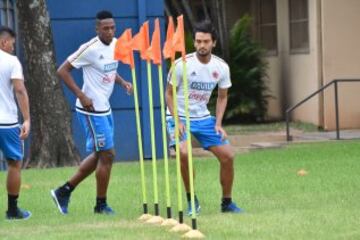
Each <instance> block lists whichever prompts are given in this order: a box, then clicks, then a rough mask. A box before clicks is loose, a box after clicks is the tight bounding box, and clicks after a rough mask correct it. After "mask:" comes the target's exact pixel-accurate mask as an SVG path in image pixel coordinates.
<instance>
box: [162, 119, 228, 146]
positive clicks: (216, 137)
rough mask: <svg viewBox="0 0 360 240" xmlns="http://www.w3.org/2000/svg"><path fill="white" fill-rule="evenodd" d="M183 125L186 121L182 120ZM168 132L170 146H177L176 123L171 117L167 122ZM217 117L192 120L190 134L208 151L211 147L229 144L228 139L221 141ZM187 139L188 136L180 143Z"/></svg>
mask: <svg viewBox="0 0 360 240" xmlns="http://www.w3.org/2000/svg"><path fill="white" fill-rule="evenodd" d="M181 121H182V123H183V124H184V125H185V119H181ZM166 123H167V124H166V125H167V130H168V134H169V146H170V147H174V146H175V123H174V119H173V118H172V117H169V118H168V119H167V121H166ZM215 123H216V118H215V117H209V118H206V119H202V120H190V132H191V134H192V135H193V136H194V137H195V138H196V140H198V142H199V143H200V144H201V146H202V147H203V148H204V149H206V150H208V149H209V147H213V146H220V145H224V144H229V141H228V140H227V139H223V140H222V139H221V138H222V136H221V134H219V133H217V132H216V131H215ZM186 139H187V137H186V134H184V135H183V136H182V138H181V139H180V141H181V142H182V141H185V140H186Z"/></svg>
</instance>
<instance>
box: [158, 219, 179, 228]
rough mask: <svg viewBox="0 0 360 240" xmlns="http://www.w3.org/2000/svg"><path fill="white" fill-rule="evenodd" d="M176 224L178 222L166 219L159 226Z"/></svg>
mask: <svg viewBox="0 0 360 240" xmlns="http://www.w3.org/2000/svg"><path fill="white" fill-rule="evenodd" d="M177 224H178V221H176V220H175V219H172V218H167V219H165V220H164V222H163V223H162V224H161V226H175V225H177Z"/></svg>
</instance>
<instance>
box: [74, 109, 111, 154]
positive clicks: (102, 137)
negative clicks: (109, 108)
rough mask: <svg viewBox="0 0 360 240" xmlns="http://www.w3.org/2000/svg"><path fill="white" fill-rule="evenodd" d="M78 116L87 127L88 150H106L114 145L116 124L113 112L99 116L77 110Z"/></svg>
mask: <svg viewBox="0 0 360 240" xmlns="http://www.w3.org/2000/svg"><path fill="white" fill-rule="evenodd" d="M77 116H78V119H79V121H80V123H81V125H82V126H83V127H84V129H85V134H86V151H87V152H94V151H95V152H98V151H104V150H109V149H112V148H113V147H114V125H113V116H112V114H111V113H110V114H108V115H104V116H103V115H101V116H99V115H87V114H83V113H81V112H77Z"/></svg>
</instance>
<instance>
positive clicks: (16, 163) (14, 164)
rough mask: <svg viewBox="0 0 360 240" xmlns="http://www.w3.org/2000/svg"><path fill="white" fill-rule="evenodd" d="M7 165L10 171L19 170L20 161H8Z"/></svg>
mask: <svg viewBox="0 0 360 240" xmlns="http://www.w3.org/2000/svg"><path fill="white" fill-rule="evenodd" d="M7 164H8V167H9V168H11V169H16V170H20V169H21V161H16V160H8V161H7Z"/></svg>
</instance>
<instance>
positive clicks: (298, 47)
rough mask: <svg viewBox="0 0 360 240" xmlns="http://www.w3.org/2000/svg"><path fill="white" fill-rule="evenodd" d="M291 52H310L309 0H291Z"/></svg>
mask: <svg viewBox="0 0 360 240" xmlns="http://www.w3.org/2000/svg"><path fill="white" fill-rule="evenodd" d="M289 13H290V14H289V16H290V53H292V54H299V53H309V52H310V47H309V14H308V0H289Z"/></svg>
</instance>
